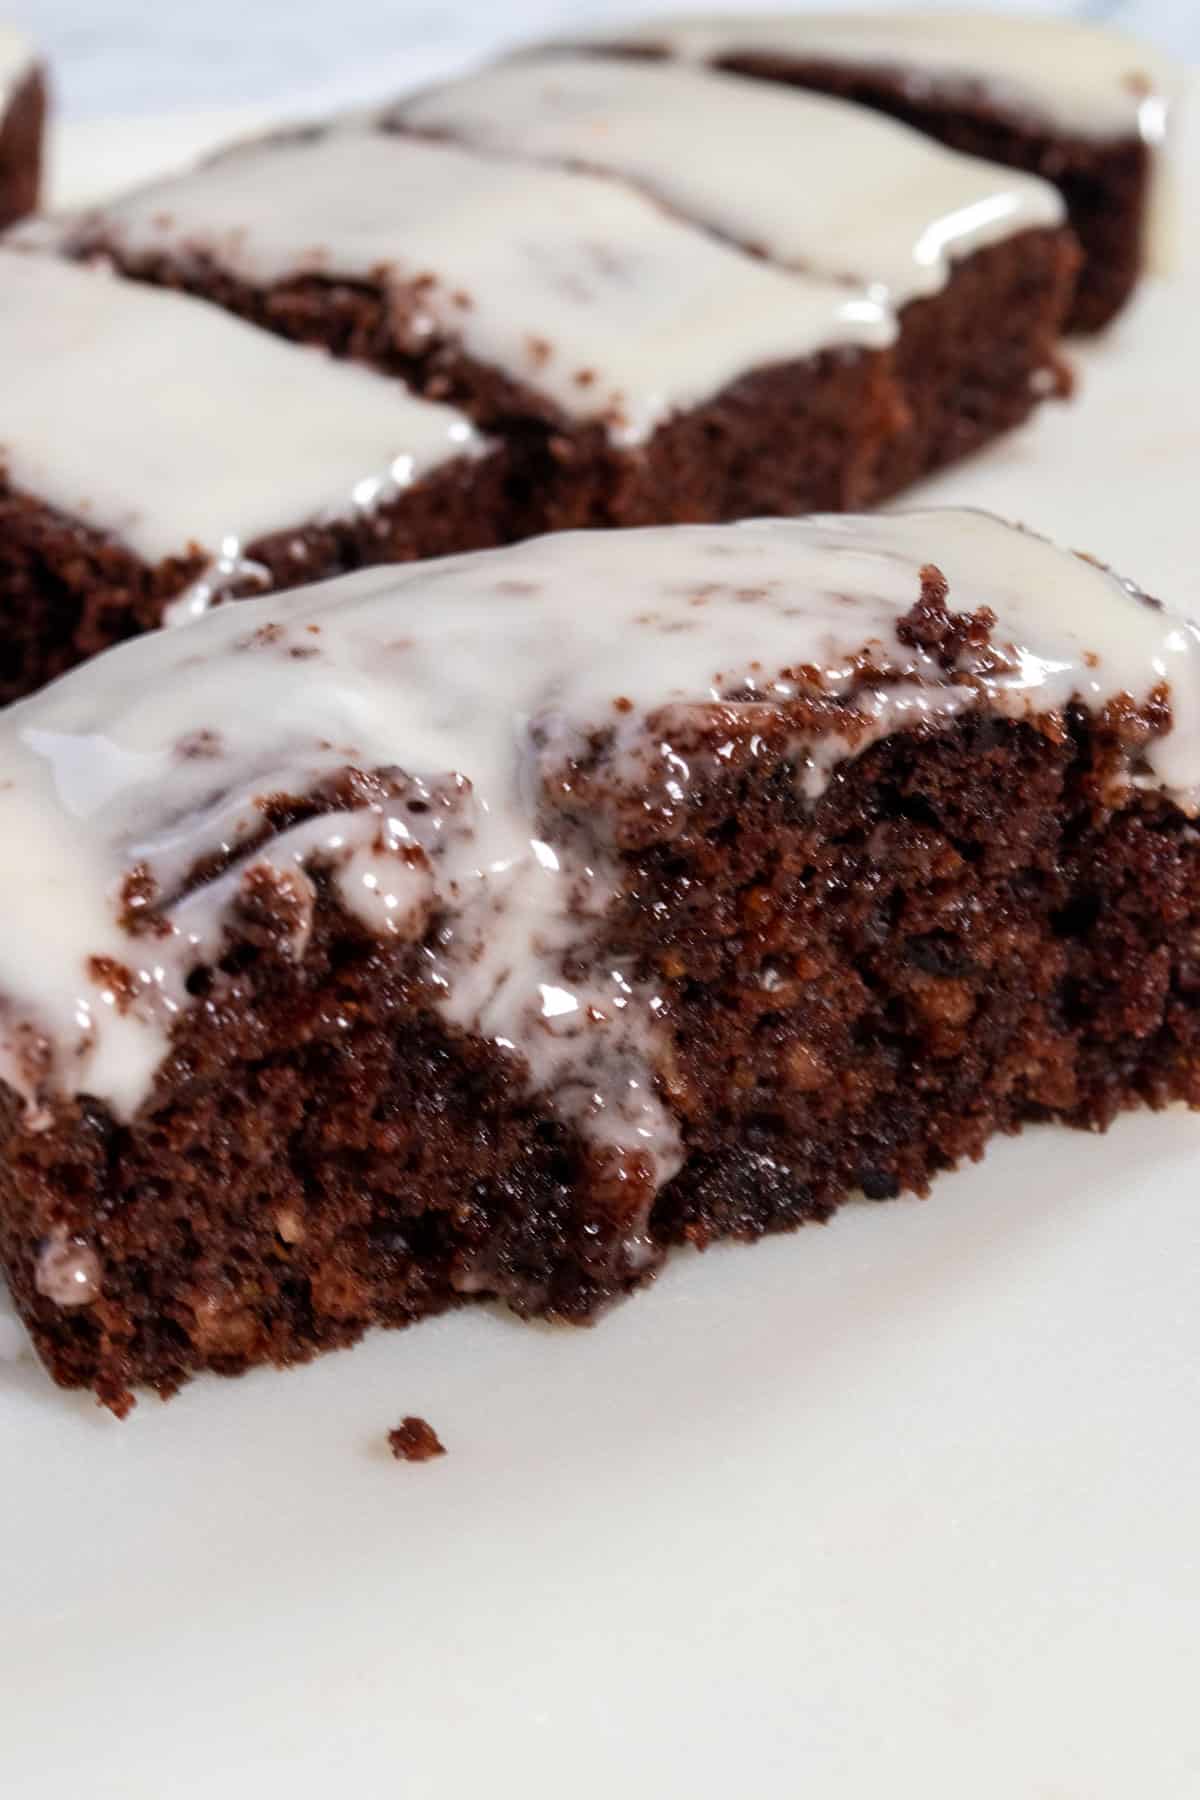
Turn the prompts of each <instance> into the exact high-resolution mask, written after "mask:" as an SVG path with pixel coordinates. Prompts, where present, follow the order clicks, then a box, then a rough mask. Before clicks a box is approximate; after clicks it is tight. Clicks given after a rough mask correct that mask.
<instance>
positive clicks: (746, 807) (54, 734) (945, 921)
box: [0, 513, 1200, 1411]
mask: <svg viewBox="0 0 1200 1800" xmlns="http://www.w3.org/2000/svg"><path fill="white" fill-rule="evenodd" d="M314 627H317V629H316V630H315V631H314V629H313V628H314ZM297 644H303V645H305V646H308V647H311V646H314V645H315V646H316V648H317V655H316V656H315V657H311V658H306V659H305V660H304V661H302V662H300V663H297V662H296V661H295V659H294V658H293V657H292V655H291V651H292V650H293V649H294V648H295V647H296V645H297ZM618 702H619V703H620V704H618ZM197 741H203V742H204V743H205V745H206V747H207V749H208V750H209V751H210V752H211V754H205V755H203V756H192V755H180V754H178V746H179V745H180V744H181V743H195V742H197ZM0 750H2V753H3V757H4V762H5V767H6V770H7V771H8V772H9V785H8V786H7V787H6V788H4V789H3V790H0V842H4V843H6V844H9V845H11V846H18V845H19V846H21V849H20V852H19V854H17V853H16V851H15V850H14V852H13V853H12V855H11V857H10V859H9V862H8V864H7V865H6V866H4V867H3V868H0V884H2V883H3V882H7V883H8V885H9V889H10V893H9V898H8V901H7V902H6V903H5V904H4V916H5V918H6V921H7V928H6V931H5V933H4V934H3V936H2V937H0V997H2V1002H3V1004H2V1007H0V1026H2V1032H0V1058H2V1073H3V1082H4V1085H3V1088H2V1089H0V1130H2V1131H3V1144H2V1146H0V1261H2V1262H3V1265H4V1267H5V1269H6V1272H7V1274H8V1278H9V1282H10V1285H11V1287H12V1291H13V1294H14V1297H15V1299H16V1302H17V1306H18V1309H19V1311H20V1312H21V1315H22V1317H23V1318H24V1320H25V1322H26V1324H27V1326H28V1328H29V1329H30V1331H31V1334H32V1336H33V1339H34V1342H35V1345H36V1346H37V1348H38V1350H39V1352H40V1354H41V1355H42V1356H43V1358H44V1359H45V1361H46V1362H47V1364H48V1366H49V1367H50V1368H51V1370H52V1371H53V1372H54V1374H55V1375H56V1377H57V1378H58V1379H59V1380H61V1381H63V1382H66V1383H69V1384H72V1385H86V1386H90V1387H92V1388H94V1389H95V1391H96V1392H97V1394H98V1395H99V1396H100V1397H101V1398H102V1399H103V1400H104V1401H105V1402H106V1403H107V1404H109V1405H110V1406H112V1407H113V1408H114V1409H115V1410H117V1411H122V1410H125V1409H126V1408H127V1407H128V1405H129V1404H130V1401H131V1397H132V1391H133V1389H134V1387H135V1386H136V1385H137V1384H139V1383H150V1384H151V1385H153V1386H155V1387H156V1388H158V1390H159V1391H160V1392H163V1393H169V1392H171V1391H172V1390H173V1389H174V1388H175V1387H176V1386H178V1384H179V1383H180V1382H181V1381H183V1380H184V1379H186V1378H187V1376H188V1375H190V1374H192V1373H194V1372H195V1371H196V1370H197V1369H200V1368H211V1369H216V1370H218V1371H221V1372H224V1373H236V1372H238V1371H239V1370H242V1369H244V1368H246V1367H248V1366H250V1365H252V1364H253V1363H256V1362H264V1361H274V1362H277V1363H287V1362H291V1361H295V1360H297V1359H300V1358H303V1357H306V1356H309V1355H312V1354H314V1353H316V1352H317V1351H319V1350H323V1349H326V1348H333V1347H335V1346H337V1345H339V1344H345V1343H348V1342H352V1341H353V1340H354V1338H356V1337H357V1336H358V1335H359V1334H360V1333H361V1332H362V1331H363V1330H364V1329H365V1328H366V1327H367V1326H368V1325H369V1324H372V1323H380V1324H390V1325H401V1324H406V1323H410V1322H412V1321H414V1320H416V1319H418V1318H421V1317H423V1316H425V1315H427V1314H429V1313H432V1312H436V1311H438V1310H441V1309H443V1308H445V1307H447V1306H450V1305H455V1304H461V1303H463V1302H465V1301H467V1300H471V1299H476V1298H484V1297H489V1296H498V1297H502V1298H503V1299H505V1300H506V1301H507V1302H508V1303H509V1304H510V1305H511V1306H513V1307H514V1308H515V1309H516V1310H517V1311H518V1312H522V1313H542V1314H548V1315H551V1316H554V1317H559V1318H566V1319H585V1318H589V1317H592V1316H594V1315H595V1314H596V1312H597V1311H598V1310H600V1309H601V1308H602V1307H603V1306H604V1305H605V1304H606V1303H607V1302H609V1301H610V1300H612V1299H615V1298H617V1297H619V1296H620V1295H622V1294H623V1293H625V1292H627V1291H628V1290H630V1289H631V1288H633V1287H635V1286H637V1285H638V1284H639V1283H640V1282H643V1281H645V1280H646V1279H648V1278H649V1277H650V1276H651V1275H652V1274H653V1272H654V1270H655V1268H656V1267H657V1266H658V1265H659V1263H660V1262H661V1261H662V1258H663V1256H664V1255H665V1254H666V1252H667V1250H668V1248H669V1247H670V1245H672V1244H673V1243H679V1242H688V1243H692V1244H694V1245H697V1246H699V1247H703V1246H704V1245H705V1244H707V1243H708V1242H711V1241H712V1240H713V1239H714V1238H717V1237H721V1236H733V1237H739V1238H753V1237H755V1236H758V1235H760V1234H761V1233H762V1232H764V1231H767V1230H775V1229H782V1228H785V1227H788V1226H793V1225H797V1224H800V1223H803V1222H805V1221H808V1220H819V1219H822V1218H825V1217H827V1216H828V1215H829V1213H830V1212H831V1211H832V1210H833V1208H834V1207H836V1206H837V1205H838V1204H839V1203H840V1202H841V1201H842V1200H843V1199H844V1198H845V1197H846V1196H847V1195H848V1194H849V1193H851V1192H853V1191H856V1190H857V1191H861V1192H865V1193H867V1194H869V1195H872V1196H873V1197H876V1198H884V1197H887V1196H890V1195H892V1194H894V1193H898V1192H901V1191H904V1190H915V1191H918V1192H921V1191H924V1190H925V1188H926V1187H927V1185H928V1182H929V1180H930V1179H931V1177H932V1176H933V1175H934V1174H936V1172H937V1171H938V1170H939V1169H942V1168H945V1167H949V1166H952V1165H953V1164H954V1163H955V1162H956V1161H959V1160H961V1159H962V1158H963V1157H970V1156H976V1155H978V1154H979V1153H980V1152H981V1151H982V1149H983V1148H984V1146H985V1144H986V1142H987V1140H988V1138H989V1136H990V1135H992V1133H993V1132H995V1131H1004V1130H1014V1129H1017V1128H1018V1127H1019V1126H1020V1125H1021V1124H1022V1123H1024V1122H1026V1121H1028V1120H1030V1119H1043V1118H1058V1119H1062V1120H1064V1121H1067V1122H1070V1123H1074V1124H1079V1125H1085V1126H1087V1127H1089V1128H1096V1127H1098V1126H1102V1125H1104V1124H1106V1123H1107V1122H1108V1121H1109V1120H1110V1119H1111V1118H1112V1117H1113V1115H1114V1114H1115V1112H1116V1111H1118V1110H1119V1109H1120V1108H1121V1107H1123V1106H1128V1105H1133V1104H1138V1103H1150V1104H1163V1103H1165V1102H1166V1101H1167V1100H1169V1099H1184V1100H1189V1101H1191V1102H1193V1103H1195V1102H1196V1101H1197V1100H1198V1099H1200V1075H1198V1073H1197V1071H1198V1070H1200V1024H1198V1021H1197V996H1198V995H1200V976H1198V975H1197V972H1196V971H1195V970H1194V968H1193V966H1192V962H1193V959H1192V945H1193V944H1194V943H1195V941H1196V940H1197V936H1198V934H1200V902H1197V900H1196V898H1195V896H1196V895H1197V894H1198V893H1200V848H1198V845H1197V837H1196V832H1195V830H1194V826H1193V825H1192V823H1191V820H1192V818H1193V816H1194V814H1195V811H1196V808H1197V803H1198V801H1200V634H1197V632H1196V629H1195V627H1193V626H1191V625H1190V624H1188V623H1187V622H1186V621H1185V620H1183V619H1181V618H1179V617H1178V616H1177V615H1174V614H1172V613H1171V612H1169V611H1168V610H1166V609H1165V608H1162V607H1156V606H1154V605H1151V604H1149V603H1147V602H1146V601H1145V600H1144V598H1143V597H1141V596H1140V595H1138V594H1137V593H1136V591H1134V590H1132V589H1130V588H1129V587H1127V586H1126V585H1125V584H1124V583H1122V582H1121V581H1119V580H1118V579H1117V578H1116V577H1114V576H1112V575H1110V574H1108V573H1107V572H1106V571H1104V570H1103V569H1101V568H1098V567H1097V566H1096V565H1094V564H1092V563H1090V562H1087V561H1085V560H1083V559H1080V558H1075V557H1071V556H1069V555H1066V554H1065V553H1063V552H1060V551H1058V550H1056V549H1054V548H1053V547H1052V546H1051V545H1050V544H1048V543H1046V542H1045V541H1044V540H1042V539H1040V538H1037V537H1035V536H1032V535H1030V534H1028V533H1025V532H1021V531H1018V530H1016V529H1014V528H1012V527H1008V526H1005V525H1003V524H1001V523H1000V522H999V521H996V520H994V519H991V518H989V517H987V516H986V515H983V514H974V513H926V514H922V513H913V514H907V515H904V514H899V515H895V516H890V517H885V516H881V515H879V516H873V517H865V518H861V519H835V518H816V519H808V520H803V521H796V522H783V521H775V522H771V521H765V522H759V523H754V524H748V525H739V526H734V527H726V528H701V527H695V528H687V529H675V530H649V531H642V532H622V533H600V534H582V533H581V534H559V535H556V536H553V537H549V538H545V539H542V540H538V541H535V542H531V543H529V544H526V545H521V546H517V547H515V548H511V549H507V550H504V551H497V552H491V553H484V554H481V555H475V556H466V557H457V558H451V559H447V560H445V561H443V562H437V563H431V564H425V565H421V566H417V567H413V568H410V569H407V570H403V569H401V570H375V571H370V572H366V573H364V574H360V575H357V576H353V577H349V578H347V579H346V580H345V581H343V582H341V583H331V584H327V585H326V586H324V587H321V588H318V589H315V590H310V591H308V592H304V593H300V594H298V595H294V596H291V597H290V598H289V600H288V601H287V602H286V603H285V602H283V601H278V600H274V599H270V598H268V599H264V600H251V601H246V602H245V603H244V604H243V605H242V606H241V607H240V608H234V609H222V610H219V611H217V612H214V613H213V614H211V615H210V616H209V617H208V618H206V619H203V620H201V621H198V622H197V623H196V624H195V625H192V626H189V627H188V628H187V630H186V631H181V632H174V633H157V634H152V635H150V636H147V637H144V638H142V639H140V640H138V641H137V642H135V643H133V644H130V645H128V646H125V647H123V648H121V649H119V650H117V651H114V652H113V653H112V654H111V655H110V656H108V657H105V658H103V659H99V660H97V661H96V662H94V663H92V664H89V665H87V666H86V667H85V668H83V669H81V670H78V671H76V672H75V673H73V674H72V675H69V676H68V677H66V678H65V679H64V680H62V681H61V682H59V683H57V684H55V685H54V686H53V687H52V688H50V689H48V690H46V691H45V692H44V693H43V694H41V695H39V696H37V697H35V698H34V699H31V700H29V701H27V702H25V703H23V704H21V705H19V706H17V707H15V708H12V709H10V710H9V711H8V712H7V713H6V714H5V715H4V717H3V718H2V719H0ZM131 896H133V897H136V901H137V905H136V907H134V906H132V904H131Z"/></svg>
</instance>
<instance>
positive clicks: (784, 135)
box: [386, 55, 1078, 496]
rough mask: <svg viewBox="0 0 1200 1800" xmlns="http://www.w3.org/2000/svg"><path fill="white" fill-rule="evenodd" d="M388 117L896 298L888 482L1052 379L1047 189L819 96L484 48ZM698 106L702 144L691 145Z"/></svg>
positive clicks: (1013, 409)
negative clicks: (635, 190) (574, 172)
mask: <svg viewBox="0 0 1200 1800" xmlns="http://www.w3.org/2000/svg"><path fill="white" fill-rule="evenodd" d="M386 118H387V119H388V120H389V121H390V122H391V124H392V125H393V126H394V127H395V128H397V129H407V130H410V131H424V132H429V133H432V134H439V135H442V136H446V137H450V138H453V139H455V140H460V141H465V142H468V143H470V144H473V145H475V146H477V147H478V148H480V149H482V150H486V151H489V152H492V153H497V152H498V153H501V154H508V155H518V156H524V157H529V158H534V159H538V160H542V161H549V162H556V163H559V164H563V165H566V166H568V167H575V168H592V169H598V170H602V171H605V172H607V173H609V174H614V175H618V176H621V177H623V178H625V179H627V180H629V181H631V182H633V183H634V184H636V185H637V186H639V187H641V188H643V189H644V190H645V191H647V192H648V193H650V194H652V195H653V196H654V197H655V198H656V199H658V200H660V201H662V202H663V203H664V204H666V205H668V206H670V207H672V208H673V209H674V210H675V211H676V212H678V213H679V214H681V215H682V216H684V217H686V218H690V219H692V220H694V221H695V222H697V223H698V224H700V225H702V226H704V227H706V228H707V229H709V230H711V231H713V232H715V233H717V234H718V235H720V236H721V237H723V238H725V239H727V240H729V241H731V242H733V243H736V244H739V245H740V246H741V247H742V248H744V249H749V250H751V251H754V252H756V253H757V254H759V255H761V256H763V257H765V258H766V259H767V260H769V261H770V262H772V263H776V264H778V265H780V266H782V267H785V268H791V269H793V270H805V271H807V272H809V273H815V274H819V275H824V276H828V277H830V278H831V279H834V280H842V281H846V282H848V283H850V284H853V285H854V286H856V287H858V288H860V289H862V290H863V291H864V292H868V293H869V294H870V295H871V297H872V298H873V299H876V300H880V301H882V302H885V303H886V304H887V305H888V306H889V307H890V308H892V310H893V311H894V312H895V313H896V314H897V316H898V321H899V339H898V342H897V346H896V373H897V375H898V377H899V379H900V381H901V385H902V390H903V399H904V404H905V407H906V409H907V414H908V425H907V428H906V429H905V430H904V431H902V432H901V433H900V434H899V435H898V436H897V437H896V439H895V440H894V441H893V442H892V444H891V445H889V447H888V449H887V451H886V453H885V457H884V460H883V463H882V465H881V467H880V470H879V481H878V493H879V495H880V496H882V495H886V494H889V493H894V492H896V491H897V490H898V489H900V488H903V487H906V486H908V485H909V484H910V483H911V482H913V481H915V480H917V479H918V478H919V477H920V476H921V475H924V474H927V473H929V472H931V471H932V470H934V469H937V468H940V467H942V466H943V465H944V464H946V463H948V462H951V461H953V460H955V459H956V458H957V457H959V456H962V455H964V454H966V453H967V452H968V451H971V450H974V449H976V448H978V447H979V446H980V445H981V444H984V443H986V442H988V441H989V440H990V439H991V438H993V437H994V436H996V435H997V433H999V432H1001V431H1004V430H1006V429H1008V428H1009V427H1011V426H1013V425H1016V424H1019V423H1020V422H1021V421H1022V420H1024V419H1025V418H1027V417H1028V415H1029V413H1030V412H1031V411H1032V410H1033V408H1034V407H1035V406H1036V405H1037V403H1038V401H1039V399H1040V398H1043V397H1044V396H1045V395H1046V394H1047V393H1052V392H1054V391H1055V390H1056V385H1057V382H1056V376H1057V369H1058V365H1057V364H1056V360H1055V347H1056V343H1057V339H1058V334H1059V331H1060V328H1061V326H1062V322H1063V320H1064V318H1065V316H1066V313H1067V309H1068V307H1069V305H1070V301H1071V296H1072V292H1073V286H1074V278H1075V273H1076V267H1077V259H1078V251H1077V249H1076V246H1075V243H1074V239H1073V237H1072V235H1071V233H1070V232H1069V231H1068V230H1067V229H1065V228H1064V219H1065V216H1066V214H1065V207H1064V205H1063V201H1062V197H1061V195H1060V194H1059V192H1058V190H1057V189H1056V188H1054V187H1052V186H1050V185H1049V183H1047V182H1044V181H1040V180H1037V179H1036V178H1034V177H1032V176H1026V175H1021V174H1015V173H1014V172H1013V171H1012V170H1010V169H1004V168H1001V167H999V166H998V165H996V164H994V163H984V162H980V161H979V160H978V159H976V158H974V157H966V156H960V155H958V154H957V153H956V152H953V151H948V150H944V149H941V148H939V147H938V146H937V145H935V144H931V143H930V142H929V140H928V139H927V138H925V137H922V136H921V135H920V133H918V132H914V131H910V130H909V129H907V128H906V127H904V126H902V125H897V124H895V123H894V122H893V121H892V120H890V119H882V118H879V117H877V116H876V115H875V114H873V113H870V112H867V111H865V110H864V109H863V108H862V107H858V106H847V105H846V104H844V103H843V102H841V101H838V100H830V99H827V98H825V97H824V96H822V95H817V94H799V93H794V92H788V91H786V90H784V89H764V88H763V87H762V85H761V84H759V83H755V82H750V81H745V80H742V79H740V78H739V77H737V76H734V75H722V74H718V73H713V72H710V71H707V70H704V69H698V68H697V69H692V68H685V67H683V66H681V65H678V64H668V63H641V62H636V61H632V60H630V59H628V58H626V59H620V58H609V57H601V56H596V57H579V56H571V55H559V56H553V55H545V56H542V57H539V58H537V59H536V60H528V59H522V60H520V61H514V62H507V63H501V64H499V65H497V66H495V67H493V68H488V69H484V70H483V71H482V72H481V73H479V74H476V75H473V76H470V77H468V78H466V79H465V80H460V81H456V82H452V83H450V84H448V85H447V86H444V87H439V88H436V89H433V90H431V91H428V92H426V93H424V94H421V95H418V96H417V97H415V98H414V99H411V100H408V101H405V102H402V103H400V104H399V105H398V106H396V107H394V108H393V109H392V110H391V111H390V113H388V114H387V115H386ZM698 120H703V137H704V154H703V155H702V156H698V155H697V154H696V133H697V121H698Z"/></svg>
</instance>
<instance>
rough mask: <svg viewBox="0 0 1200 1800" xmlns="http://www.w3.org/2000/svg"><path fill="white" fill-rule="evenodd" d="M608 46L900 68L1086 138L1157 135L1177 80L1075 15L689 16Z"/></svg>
mask: <svg viewBox="0 0 1200 1800" xmlns="http://www.w3.org/2000/svg"><path fill="white" fill-rule="evenodd" d="M596 35H597V37H598V38H599V39H601V41H609V42H613V41H619V42H621V43H623V44H631V45H636V44H652V45H655V46H662V47H663V48H665V49H667V50H668V51H669V52H670V53H671V54H672V55H674V56H678V57H682V58H685V59H687V60H691V61H696V62H707V61H710V60H712V59H714V58H719V57H724V56H731V55H738V54H740V53H743V52H747V53H752V54H757V55H764V56H781V57H795V58H804V59H807V60H812V61H828V62H834V63H838V62H841V63H851V64H856V65H858V66H860V67H863V68H879V69H887V70H888V71H895V72H896V73H897V74H899V75H900V76H902V77H903V78H904V79H905V81H906V82H907V84H908V85H909V86H910V88H911V90H912V92H913V93H914V95H916V96H924V95H928V94H930V93H937V92H938V91H939V90H940V89H942V88H945V87H947V86H953V85H955V84H958V85H961V84H963V83H971V84H982V85H983V86H984V87H985V88H986V90H987V92H988V94H989V95H990V96H991V98H992V99H993V100H994V101H995V102H996V104H997V105H998V106H1002V107H1006V108H1009V109H1011V110H1012V111H1014V112H1017V113H1019V114H1022V115H1030V116H1032V117H1035V118H1037V119H1040V120H1043V121H1044V122H1045V123H1046V124H1047V125H1049V126H1051V127H1052V128H1053V129H1055V130H1058V131H1062V132H1070V133H1073V134H1077V135H1079V136H1082V137H1094V138H1110V137H1127V136H1130V135H1131V134H1132V135H1135V136H1137V135H1140V136H1142V137H1144V138H1145V139H1146V140H1147V141H1148V142H1150V143H1155V144H1157V143H1159V142H1161V140H1162V137H1163V133H1164V130H1165V126H1166V120H1167V113H1168V110H1169V107H1170V103H1171V100H1172V99H1173V98H1174V97H1175V96H1176V95H1177V93H1178V91H1179V86H1180V83H1179V79H1178V76H1177V74H1176V72H1175V71H1174V70H1173V69H1172V67H1171V64H1170V63H1169V62H1168V61H1167V59H1166V57H1164V56H1160V55H1158V54H1157V53H1156V52H1155V51H1153V50H1151V49H1149V48H1148V46H1147V45H1145V44H1141V43H1138V42H1137V40H1136V39H1134V38H1130V37H1127V36H1125V35H1124V33H1122V32H1119V31H1114V30H1112V29H1110V28H1109V27H1106V26H1100V25H1095V24H1090V23H1087V22H1085V21H1082V20H1078V19H1063V18H1046V17H1034V16H1032V15H1031V14H1029V15H1026V14H1013V13H987V12H975V11H957V10H937V11H933V10H925V11H921V10H918V11H914V12H907V11H904V12H869V11H868V12H836V13H835V12H774V13H694V14H685V15H681V16H677V17H667V18H665V19H643V20H639V21H638V22H637V23H636V24H634V25H631V26H630V27H629V28H628V29H618V30H616V31H614V30H613V29H612V28H611V27H609V28H607V29H606V30H605V31H603V32H602V33H600V32H598V33H597V34H596Z"/></svg>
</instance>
